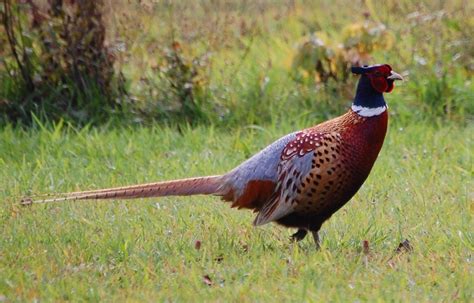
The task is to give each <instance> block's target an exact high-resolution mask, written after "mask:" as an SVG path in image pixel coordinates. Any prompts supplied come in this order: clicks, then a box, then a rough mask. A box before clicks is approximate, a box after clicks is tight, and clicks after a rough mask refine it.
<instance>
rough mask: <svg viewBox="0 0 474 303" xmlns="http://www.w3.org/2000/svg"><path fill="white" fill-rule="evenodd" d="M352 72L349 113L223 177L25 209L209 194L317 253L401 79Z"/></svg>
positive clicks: (372, 152) (372, 155)
mask: <svg viewBox="0 0 474 303" xmlns="http://www.w3.org/2000/svg"><path fill="white" fill-rule="evenodd" d="M352 72H353V73H355V74H359V75H361V78H360V80H359V83H358V86H357V92H356V95H355V98H354V102H353V104H352V107H351V109H350V110H349V111H348V112H347V113H345V114H344V115H342V116H340V117H337V118H334V119H332V120H329V121H326V122H323V123H321V124H318V125H316V126H313V127H310V128H308V129H304V130H302V131H297V132H294V133H291V134H289V135H286V136H284V137H282V138H281V139H279V140H277V141H275V142H274V143H272V144H270V145H269V146H268V147H266V148H265V149H263V150H262V151H260V152H259V153H258V154H256V155H254V156H253V157H252V158H250V159H248V160H247V161H245V162H244V163H242V164H240V165H239V166H237V167H236V168H235V169H233V170H232V171H230V172H228V173H226V174H223V175H219V176H207V177H198V178H190V179H181V180H173V181H165V182H158V183H149V184H142V185H135V186H126V187H118V188H110V189H102V190H92V191H83V192H72V193H66V194H58V195H55V197H54V198H48V199H44V200H36V201H33V200H32V199H31V198H25V199H23V200H22V203H23V204H32V203H47V202H58V201H66V200H89V199H131V198H144V197H159V196H186V195H198V194H212V195H217V196H221V197H222V198H223V200H225V201H231V202H232V207H237V208H248V209H252V210H254V211H255V212H258V214H257V217H256V218H255V221H254V225H262V224H266V223H268V222H272V221H274V222H277V223H279V224H282V225H284V226H287V227H295V228H297V229H298V231H297V232H296V233H295V234H294V235H293V236H292V237H293V239H294V240H298V241H299V240H302V239H303V238H304V237H305V236H306V234H307V233H308V231H311V232H312V234H313V236H314V239H315V241H316V245H317V246H319V237H318V231H319V229H320V228H321V225H322V224H323V222H324V221H326V220H327V219H329V218H330V217H331V215H332V214H334V213H335V212H336V211H337V210H338V209H339V208H341V207H342V206H343V205H344V204H345V203H346V202H348V201H349V200H350V199H351V198H352V196H353V195H354V194H355V193H356V192H357V190H358V189H359V188H360V187H361V186H362V183H364V181H365V179H366V178H367V176H368V175H369V173H370V170H371V169H372V166H373V164H374V162H375V160H376V159H377V155H378V153H379V151H380V149H381V148H382V144H383V141H384V138H385V133H386V130H387V120H388V114H387V105H386V103H385V100H384V97H383V93H386V92H390V91H392V89H393V87H394V84H393V82H394V81H395V80H402V77H401V76H400V75H399V74H397V73H395V72H394V71H392V68H391V67H390V66H389V65H387V64H385V65H373V66H364V67H353V68H352Z"/></svg>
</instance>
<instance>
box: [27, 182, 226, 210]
mask: <svg viewBox="0 0 474 303" xmlns="http://www.w3.org/2000/svg"><path fill="white" fill-rule="evenodd" d="M221 185H222V176H208V177H197V178H189V179H179V180H172V181H163V182H156V183H147V184H139V185H132V186H123V187H115V188H105V189H97V190H89V191H80V192H70V193H64V194H52V195H51V196H50V197H49V198H47V199H38V200H35V199H32V198H31V197H26V198H23V199H22V200H21V204H23V205H30V204H40V203H51V202H61V201H75V200H99V199H134V198H148V197H163V196H190V195H201V194H202V195H210V194H219V190H220V188H221Z"/></svg>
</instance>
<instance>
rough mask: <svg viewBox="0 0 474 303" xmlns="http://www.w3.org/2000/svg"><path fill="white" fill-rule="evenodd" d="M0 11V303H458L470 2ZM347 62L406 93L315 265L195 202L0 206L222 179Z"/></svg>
mask: <svg viewBox="0 0 474 303" xmlns="http://www.w3.org/2000/svg"><path fill="white" fill-rule="evenodd" d="M0 3H1V6H0V12H1V15H0V16H1V20H0V21H1V24H2V26H0V125H1V128H0V234H1V235H2V236H1V237H0V302H10V301H46V302H47V301H66V300H73V301H100V302H103V301H111V302H117V301H140V302H141V301H218V302H222V301H239V302H240V301H242V302H246V301H249V302H255V301H269V302H273V301H274V300H275V299H276V298H277V299H279V300H281V301H295V302H301V301H310V302H314V301H331V302H333V301H340V302H347V301H380V300H382V301H397V302H406V301H413V302H445V301H449V302H451V301H460V302H472V301H473V296H474V288H473V286H472V285H474V283H473V278H472V277H473V276H474V275H473V274H474V268H473V266H472V256H473V252H474V234H473V231H472V226H473V215H474V206H473V205H474V204H473V192H472V188H474V182H473V180H474V179H473V175H474V167H473V157H472V156H473V153H472V151H473V150H474V140H473V135H472V134H473V133H474V126H473V123H472V122H473V121H472V118H473V114H474V97H473V92H474V90H473V81H472V75H473V70H474V61H473V58H474V54H473V52H474V45H473V37H474V33H473V30H474V17H473V16H474V11H473V10H474V9H473V5H474V3H473V2H472V1H462V0H455V1H422V2H420V1H408V0H397V1H392V0H389V1H383V3H382V1H370V0H366V1H342V0H332V1H325V0H319V1H304V0H298V1H291V0H288V1H283V0H278V1H266V0H257V1H237V0H235V1H234V0H231V1H213V0H200V1H145V0H142V1H136V2H135V1H125V0H118V1H115V0H114V1H112V0H103V1H77V0H64V1H61V0H48V1H46V0H44V1H28V0H22V1H13V0H2V1H1V2H0ZM363 63H369V64H370V63H389V64H391V65H392V66H393V68H394V70H396V71H397V72H400V73H401V74H403V75H404V76H405V78H406V79H407V81H405V82H403V83H400V84H399V86H397V87H396V88H395V90H394V92H393V93H391V94H389V95H387V96H386V99H387V101H388V103H389V106H390V114H391V117H390V128H389V132H388V135H387V138H386V142H385V144H384V148H383V149H382V152H381V154H380V157H379V159H378V161H377V163H376V165H375V168H374V170H373V172H372V174H371V176H370V177H369V179H368V180H367V182H366V183H365V185H364V186H363V188H362V189H361V190H360V192H359V193H358V194H357V195H356V196H355V197H354V199H353V200H352V201H351V202H350V203H349V204H348V205H347V206H345V207H344V208H343V209H342V210H341V211H339V212H337V213H336V214H335V215H334V216H333V217H332V218H331V220H330V221H328V222H327V223H326V224H325V225H324V226H323V229H322V232H323V243H322V250H321V251H319V252H316V251H315V250H314V245H313V242H312V241H311V240H309V239H308V240H305V241H303V242H301V243H299V244H296V245H293V244H290V243H289V241H288V239H289V236H290V235H291V233H292V232H293V231H292V230H288V229H284V228H281V227H278V226H276V225H274V224H271V225H268V226H265V227H263V228H258V229H257V228H253V227H252V226H251V222H252V220H253V216H254V214H252V213H250V212H246V211H237V210H235V209H230V208H229V207H228V205H226V204H224V203H221V202H218V201H216V198H212V197H188V198H163V199H148V200H143V201H141V200H139V201H114V202H83V203H82V202H81V203H64V204H50V205H36V206H33V207H28V208H24V207H20V206H19V204H18V201H19V199H20V198H21V197H22V196H24V195H30V194H38V193H48V192H65V191H74V190H81V189H91V188H100V187H109V186H120V185H126V184H134V183H139V182H152V181H157V180H165V179H173V178H181V177H187V176H198V175H207V174H216V173H223V172H225V171H227V170H229V169H231V168H233V167H234V166H235V165H237V164H238V163H240V162H241V161H243V160H245V159H246V158H248V157H250V156H251V155H253V154H254V153H256V152H257V151H258V150H260V149H261V148H263V147H265V146H266V145H267V144H269V143H270V142H272V141H273V140H275V139H277V138H279V137H280V136H282V135H284V134H286V133H289V132H291V131H294V130H295V129H301V128H304V127H307V126H310V125H314V124H316V123H318V122H321V121H323V120H325V119H328V118H330V117H334V116H336V115H339V114H341V113H342V112H344V111H345V110H346V109H347V108H348V107H349V105H350V102H351V98H352V95H353V91H354V87H355V82H356V81H357V77H355V76H353V75H351V74H349V73H348V72H347V68H348V66H350V65H352V64H363ZM397 84H398V83H397ZM405 240H408V241H409V246H408V245H406V246H405V248H403V247H402V248H399V245H400V243H403V242H405ZM405 243H407V242H405Z"/></svg>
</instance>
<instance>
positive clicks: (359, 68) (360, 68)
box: [351, 66, 366, 75]
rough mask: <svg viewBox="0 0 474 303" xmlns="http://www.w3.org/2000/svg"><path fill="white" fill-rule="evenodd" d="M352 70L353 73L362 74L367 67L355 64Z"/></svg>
mask: <svg viewBox="0 0 474 303" xmlns="http://www.w3.org/2000/svg"><path fill="white" fill-rule="evenodd" d="M351 72H352V73H353V74H356V75H362V74H365V72H366V69H365V68H363V67H359V66H353V67H352V68H351Z"/></svg>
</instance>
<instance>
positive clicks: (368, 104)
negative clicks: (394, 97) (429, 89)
mask: <svg viewBox="0 0 474 303" xmlns="http://www.w3.org/2000/svg"><path fill="white" fill-rule="evenodd" d="M352 73H354V74H358V75H361V77H360V80H359V84H358V85H357V91H356V96H355V98H354V103H353V110H354V111H357V110H356V109H359V111H360V110H361V109H366V110H370V109H372V110H375V109H377V108H385V107H386V103H385V99H384V98H383V93H389V92H391V91H392V90H393V87H394V82H395V81H396V80H403V77H402V76H400V75H399V74H397V73H396V72H394V71H393V70H392V67H391V66H390V65H388V64H379V65H371V66H362V67H352Z"/></svg>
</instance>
